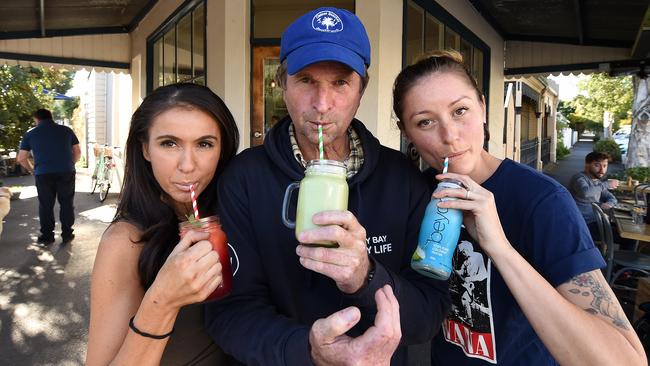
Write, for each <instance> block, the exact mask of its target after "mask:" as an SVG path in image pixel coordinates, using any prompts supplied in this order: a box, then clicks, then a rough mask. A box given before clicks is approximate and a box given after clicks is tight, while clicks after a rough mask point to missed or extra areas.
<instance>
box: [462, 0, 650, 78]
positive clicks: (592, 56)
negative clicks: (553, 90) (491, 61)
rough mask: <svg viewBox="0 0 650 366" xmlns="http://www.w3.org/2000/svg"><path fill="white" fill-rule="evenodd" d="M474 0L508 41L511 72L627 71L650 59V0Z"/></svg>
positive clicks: (507, 65)
mask: <svg viewBox="0 0 650 366" xmlns="http://www.w3.org/2000/svg"><path fill="white" fill-rule="evenodd" d="M470 2H471V3H472V5H474V7H475V8H476V9H477V10H478V11H479V12H480V13H481V15H482V16H483V17H484V18H485V19H486V20H487V21H488V22H489V23H490V25H491V26H492V27H493V28H494V29H495V30H496V31H497V32H498V33H499V34H500V35H501V36H502V37H503V39H504V40H505V41H506V47H505V70H504V73H505V75H507V76H515V75H531V74H546V75H548V74H560V73H580V72H584V73H590V72H595V71H605V72H610V73H612V74H623V73H633V72H638V71H640V70H641V69H642V68H643V67H645V65H647V64H648V63H649V62H650V59H649V56H650V54H649V51H650V15H649V12H648V6H649V3H648V1H647V0H625V1H617V0H553V1H544V0H517V1H503V0H470ZM647 71H650V70H647Z"/></svg>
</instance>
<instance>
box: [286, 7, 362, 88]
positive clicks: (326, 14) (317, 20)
mask: <svg viewBox="0 0 650 366" xmlns="http://www.w3.org/2000/svg"><path fill="white" fill-rule="evenodd" d="M285 59H286V60H287V72H288V73H289V75H293V74H295V73H297V72H298V71H300V70H302V69H303V68H305V67H307V66H309V65H311V64H314V63H316V62H321V61H336V62H340V63H342V64H345V65H347V66H349V67H350V68H351V69H352V70H354V71H356V72H357V73H358V74H359V75H361V76H365V75H366V67H367V66H370V41H369V40H368V34H367V33H366V28H365V27H364V26H363V24H361V20H359V18H358V17H357V16H356V15H354V14H352V13H350V12H349V11H347V10H344V9H337V8H330V7H327V8H318V9H316V10H312V11H310V12H309V13H307V14H305V15H303V16H301V17H300V18H298V19H297V20H296V21H295V22H293V23H291V25H289V27H287V29H286V30H285V31H284V33H282V40H281V43H280V61H284V60H285Z"/></svg>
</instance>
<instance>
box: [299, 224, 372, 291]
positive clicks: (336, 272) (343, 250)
mask: <svg viewBox="0 0 650 366" xmlns="http://www.w3.org/2000/svg"><path fill="white" fill-rule="evenodd" d="M313 222H314V223H315V224H318V225H322V227H318V228H315V229H311V230H305V231H303V232H302V233H300V234H299V235H298V240H299V241H300V242H301V243H316V242H319V241H323V240H328V241H333V242H337V243H338V244H339V247H338V248H322V247H316V248H315V247H310V246H305V245H298V247H297V248H296V253H297V254H298V256H300V264H302V266H303V267H305V268H307V269H310V270H312V271H314V272H318V273H320V274H322V275H325V276H327V277H329V278H331V279H333V280H334V281H336V286H337V287H338V288H339V290H341V291H343V292H344V293H347V294H352V293H355V292H357V291H358V290H359V289H360V288H361V287H363V286H364V285H365V284H366V279H367V276H368V271H369V270H370V259H369V258H368V249H367V247H366V230H365V229H364V228H363V226H361V225H360V224H359V222H358V221H357V218H356V217H354V215H353V214H352V213H351V212H350V211H323V212H319V213H317V214H315V215H314V217H313Z"/></svg>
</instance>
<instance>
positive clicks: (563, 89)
mask: <svg viewBox="0 0 650 366" xmlns="http://www.w3.org/2000/svg"><path fill="white" fill-rule="evenodd" d="M548 78H549V79H552V80H554V81H555V82H556V83H558V85H559V86H560V95H559V97H560V100H571V99H573V98H574V97H575V96H576V95H577V94H578V86H577V84H578V81H580V80H581V79H585V78H587V75H584V74H580V75H579V76H576V75H560V76H552V75H551V76H549V77H548Z"/></svg>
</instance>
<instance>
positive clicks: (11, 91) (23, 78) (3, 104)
mask: <svg viewBox="0 0 650 366" xmlns="http://www.w3.org/2000/svg"><path fill="white" fill-rule="evenodd" d="M72 76H73V73H72V72H68V71H63V70H58V69H55V68H53V67H50V68H42V67H39V68H36V67H21V66H8V65H1V66H0V130H1V133H0V148H5V149H17V148H18V145H19V143H20V139H21V138H22V135H23V134H24V133H25V132H26V131H27V130H28V129H29V128H30V127H31V126H32V118H31V115H32V113H33V112H34V111H35V110H37V109H39V108H46V109H50V110H54V109H55V108H54V107H55V103H54V93H53V92H54V91H56V92H58V93H61V94H65V92H67V91H68V90H69V89H70V87H71V86H72V80H73V78H72ZM44 90H48V91H50V92H49V93H46V92H44ZM68 107H69V106H68ZM68 110H69V108H64V111H65V113H68ZM69 112H71V110H70V111H69ZM71 115H72V113H70V115H68V116H65V117H66V118H70V117H71Z"/></svg>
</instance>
